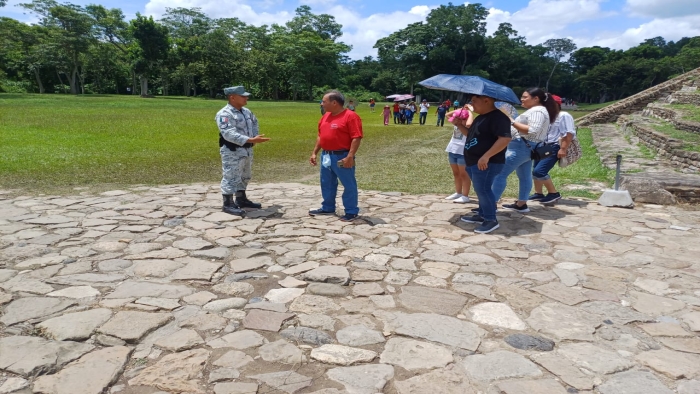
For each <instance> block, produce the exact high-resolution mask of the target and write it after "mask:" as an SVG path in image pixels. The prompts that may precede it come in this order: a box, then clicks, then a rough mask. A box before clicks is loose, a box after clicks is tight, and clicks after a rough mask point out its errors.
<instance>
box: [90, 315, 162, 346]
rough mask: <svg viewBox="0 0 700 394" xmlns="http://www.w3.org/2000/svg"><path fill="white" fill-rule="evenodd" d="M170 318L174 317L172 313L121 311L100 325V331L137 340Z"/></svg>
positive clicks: (129, 339) (126, 339) (125, 339)
mask: <svg viewBox="0 0 700 394" xmlns="http://www.w3.org/2000/svg"><path fill="white" fill-rule="evenodd" d="M170 319H172V315H171V314H170V313H149V312H138V311H120V312H117V313H116V314H115V315H114V316H113V317H112V318H111V319H110V320H109V321H108V322H107V323H105V324H104V325H103V326H102V327H100V329H99V332H101V333H102V334H106V335H111V336H113V337H117V338H120V339H123V340H124V341H126V342H135V341H138V340H139V339H141V338H142V337H143V336H144V335H146V334H148V333H149V332H151V331H153V330H155V329H156V328H158V327H160V326H162V325H163V324H165V323H167V322H168V321H170Z"/></svg>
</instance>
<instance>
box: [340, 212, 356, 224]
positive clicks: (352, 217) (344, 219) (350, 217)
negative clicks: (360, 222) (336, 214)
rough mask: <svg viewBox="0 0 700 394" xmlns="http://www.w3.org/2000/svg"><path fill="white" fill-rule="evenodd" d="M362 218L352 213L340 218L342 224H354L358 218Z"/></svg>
mask: <svg viewBox="0 0 700 394" xmlns="http://www.w3.org/2000/svg"><path fill="white" fill-rule="evenodd" d="M358 216H360V215H358V214H352V213H346V214H345V215H343V216H341V217H340V221H341V222H352V221H353V220H355V219H357V217H358Z"/></svg>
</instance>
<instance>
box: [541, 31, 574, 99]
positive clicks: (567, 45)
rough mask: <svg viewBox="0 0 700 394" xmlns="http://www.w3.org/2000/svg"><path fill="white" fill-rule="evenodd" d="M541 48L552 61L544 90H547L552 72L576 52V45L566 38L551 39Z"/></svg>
mask: <svg viewBox="0 0 700 394" xmlns="http://www.w3.org/2000/svg"><path fill="white" fill-rule="evenodd" d="M543 46H544V47H545V48H546V49H547V57H549V58H550V59H552V60H553V61H554V65H553V66H552V71H551V72H550V73H549V77H548V78H547V83H546V84H545V89H546V90H549V81H550V80H551V79H552V75H554V70H555V69H556V68H557V66H558V65H559V63H561V61H562V59H564V58H565V57H566V56H568V55H569V54H570V53H571V52H573V51H575V50H576V44H574V42H573V41H571V40H570V39H568V38H552V39H549V40H547V41H545V42H544V44H543Z"/></svg>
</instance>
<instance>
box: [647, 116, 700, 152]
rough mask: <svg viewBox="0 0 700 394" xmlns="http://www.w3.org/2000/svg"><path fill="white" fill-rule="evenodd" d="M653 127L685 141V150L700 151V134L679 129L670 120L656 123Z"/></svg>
mask: <svg viewBox="0 0 700 394" xmlns="http://www.w3.org/2000/svg"><path fill="white" fill-rule="evenodd" d="M659 122H662V121H659ZM653 127H654V129H655V130H656V131H658V132H660V133H662V134H664V135H666V136H668V137H671V138H675V139H678V140H681V141H683V147H682V149H683V150H687V151H691V152H700V134H696V133H691V132H688V131H683V130H678V129H676V127H675V126H674V125H672V124H671V123H668V122H662V123H658V124H654V125H653Z"/></svg>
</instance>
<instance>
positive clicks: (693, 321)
mask: <svg viewBox="0 0 700 394" xmlns="http://www.w3.org/2000/svg"><path fill="white" fill-rule="evenodd" d="M681 320H683V322H684V323H685V324H687V325H688V328H690V331H700V312H690V313H686V314H684V315H681Z"/></svg>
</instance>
